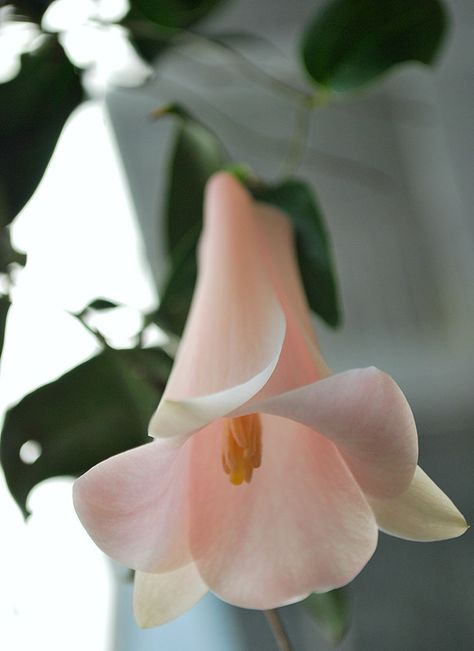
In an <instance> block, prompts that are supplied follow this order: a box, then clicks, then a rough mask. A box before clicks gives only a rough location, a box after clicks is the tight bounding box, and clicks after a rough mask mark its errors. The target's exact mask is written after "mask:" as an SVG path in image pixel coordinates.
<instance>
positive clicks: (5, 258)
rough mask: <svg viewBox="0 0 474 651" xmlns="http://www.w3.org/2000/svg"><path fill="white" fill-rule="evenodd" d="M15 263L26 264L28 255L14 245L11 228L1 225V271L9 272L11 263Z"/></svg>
mask: <svg viewBox="0 0 474 651" xmlns="http://www.w3.org/2000/svg"><path fill="white" fill-rule="evenodd" d="M14 263H16V264H19V265H21V266H24V265H25V263H26V255H25V254H24V253H19V252H18V251H16V249H15V248H14V247H13V245H12V243H11V240H10V229H9V228H8V227H4V228H1V227H0V273H8V270H9V267H10V265H11V264H14Z"/></svg>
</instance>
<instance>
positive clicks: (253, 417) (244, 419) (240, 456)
mask: <svg viewBox="0 0 474 651" xmlns="http://www.w3.org/2000/svg"><path fill="white" fill-rule="evenodd" d="M261 463H262V424H261V422H260V416H259V415H258V414H250V415H249V416H238V417H237V418H226V419H225V424H224V431H223V433H222V466H223V468H224V470H225V472H226V474H227V475H229V479H230V481H231V483H232V484H234V485H235V486H239V485H240V484H242V483H243V482H244V481H245V482H247V484H248V483H250V481H251V480H252V475H253V471H254V469H255V468H259V467H260V464H261Z"/></svg>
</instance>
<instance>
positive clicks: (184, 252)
mask: <svg viewBox="0 0 474 651" xmlns="http://www.w3.org/2000/svg"><path fill="white" fill-rule="evenodd" d="M156 115H172V116H174V118H175V119H176V120H177V127H176V135H175V141H174V145H173V148H172V152H171V157H170V165H169V172H168V188H167V197H166V212H165V219H166V230H167V239H168V250H169V252H170V256H169V271H168V276H167V279H166V281H165V283H164V286H163V288H162V290H161V292H160V296H161V301H160V306H159V308H158V310H157V312H156V313H155V314H154V316H153V318H154V320H155V321H156V322H157V323H158V325H160V326H161V327H162V328H164V329H165V330H167V331H168V332H171V333H173V334H175V335H178V336H179V335H181V333H182V331H183V328H184V323H185V321H186V317H187V314H188V310H189V305H190V303H191V298H192V293H193V289H194V284H195V282H196V272H197V271H196V247H197V243H198V239H199V235H200V231H201V227H202V214H203V200H204V188H205V185H206V183H207V180H208V179H209V177H210V176H211V175H212V174H214V172H216V171H217V170H219V169H220V168H221V167H222V166H223V164H224V162H225V160H226V158H225V153H224V150H223V148H222V145H221V144H220V142H219V141H218V140H217V138H216V137H215V136H214V134H213V133H211V132H210V131H209V130H208V129H206V127H204V126H203V125H202V124H200V123H199V122H197V121H196V120H194V119H193V118H192V117H191V115H190V114H189V113H187V112H186V111H185V110H184V109H182V108H181V107H179V106H177V105H173V106H168V107H165V108H164V109H160V111H158V112H157V113H156Z"/></svg>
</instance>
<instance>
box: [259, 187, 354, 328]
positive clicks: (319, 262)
mask: <svg viewBox="0 0 474 651" xmlns="http://www.w3.org/2000/svg"><path fill="white" fill-rule="evenodd" d="M254 195H255V197H256V198H257V199H259V200H260V201H264V202H267V203H270V204H273V205H275V206H277V207H278V208H280V209H281V210H283V212H285V213H286V214H287V215H288V216H289V217H290V219H291V221H292V223H293V227H294V229H295V234H296V246H297V251H298V261H299V265H300V271H301V277H302V279H303V284H304V288H305V291H306V295H307V297H308V302H309V305H310V307H311V309H312V310H313V311H314V312H315V313H316V314H318V315H319V316H320V317H321V318H322V319H324V321H326V323H327V324H328V325H330V326H333V327H336V326H338V325H339V324H340V321H341V313H340V307H339V299H338V293H337V283H336V277H335V271H334V262H333V257H332V252H331V245H330V242H329V237H328V234H327V231H326V227H325V224H324V219H323V215H322V213H321V210H320V208H319V206H318V203H317V201H316V197H315V196H314V193H313V191H312V190H311V188H310V187H309V186H308V185H307V184H306V183H304V182H303V181H298V180H296V179H289V180H287V181H283V183H281V184H280V185H276V186H267V187H264V188H261V187H260V188H259V189H257V190H254Z"/></svg>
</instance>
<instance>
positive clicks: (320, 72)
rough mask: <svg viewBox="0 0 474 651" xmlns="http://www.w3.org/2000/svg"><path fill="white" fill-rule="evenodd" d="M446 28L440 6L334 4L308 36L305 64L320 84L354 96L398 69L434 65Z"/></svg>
mask: <svg viewBox="0 0 474 651" xmlns="http://www.w3.org/2000/svg"><path fill="white" fill-rule="evenodd" d="M446 26H447V21H446V15H445V12H444V9H443V5H442V3H441V2H440V0H330V1H329V2H326V3H325V4H324V5H323V7H322V8H321V9H319V10H318V11H317V13H316V16H315V18H314V20H313V21H312V22H311V23H310V25H309V28H308V29H307V30H306V32H305V34H304V38H303V42H302V55H303V62H304V65H305V68H306V70H307V72H308V74H309V75H310V77H311V78H312V79H313V80H314V81H316V82H317V83H318V84H321V85H322V86H325V87H327V88H328V89H330V90H335V91H341V92H343V91H353V90H355V89H357V88H359V87H360V86H363V85H365V84H368V83H370V82H372V81H374V80H375V79H377V78H378V77H379V76H380V75H383V74H385V73H387V72H389V71H390V70H391V69H392V68H393V66H395V65H398V64H401V63H406V62H410V61H417V62H419V63H423V64H426V65H430V64H432V63H433V61H434V59H435V57H436V54H437V52H438V50H439V47H440V45H441V43H442V40H443V36H444V34H445V32H446Z"/></svg>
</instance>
